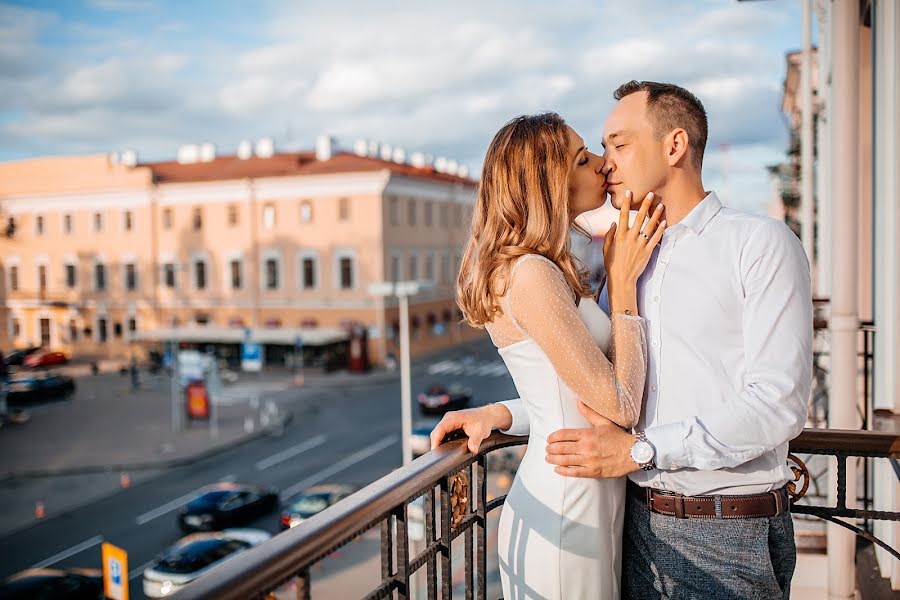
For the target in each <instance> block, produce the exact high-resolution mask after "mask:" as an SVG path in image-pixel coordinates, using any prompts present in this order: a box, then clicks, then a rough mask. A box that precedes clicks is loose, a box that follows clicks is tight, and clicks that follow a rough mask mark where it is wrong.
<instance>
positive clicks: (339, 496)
mask: <svg viewBox="0 0 900 600" xmlns="http://www.w3.org/2000/svg"><path fill="white" fill-rule="evenodd" d="M356 490H357V488H356V487H354V486H352V485H338V484H328V485H316V486H313V487H311V488H309V489H308V490H304V491H303V492H300V493H299V494H297V495H296V496H292V497H291V498H290V499H288V500H287V501H285V503H284V506H283V507H282V509H281V517H280V518H279V519H278V521H279V523H281V528H282V529H290V528H291V527H296V526H297V525H299V524H300V523H302V522H303V521H305V520H306V519H308V518H310V517H311V516H313V515H315V514H317V513H320V512H322V511H323V510H325V509H326V508H328V507H329V506H331V505H332V504H335V503H336V502H339V501H341V500H343V499H344V498H346V497H347V496H349V495H350V494H352V493H353V492H355V491H356Z"/></svg>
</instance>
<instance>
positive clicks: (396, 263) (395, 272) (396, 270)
mask: <svg viewBox="0 0 900 600" xmlns="http://www.w3.org/2000/svg"><path fill="white" fill-rule="evenodd" d="M402 277H403V276H402V275H401V274H400V256H398V255H396V254H395V255H393V256H391V281H394V282H397V281H400V280H401V279H402Z"/></svg>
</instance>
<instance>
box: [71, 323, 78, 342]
mask: <svg viewBox="0 0 900 600" xmlns="http://www.w3.org/2000/svg"><path fill="white" fill-rule="evenodd" d="M69 341H70V342H77V341H78V323H76V322H75V319H69Z"/></svg>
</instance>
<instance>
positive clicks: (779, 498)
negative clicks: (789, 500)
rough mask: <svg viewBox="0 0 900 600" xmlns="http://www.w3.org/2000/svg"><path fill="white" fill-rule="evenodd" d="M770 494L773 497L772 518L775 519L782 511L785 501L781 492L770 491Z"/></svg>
mask: <svg viewBox="0 0 900 600" xmlns="http://www.w3.org/2000/svg"><path fill="white" fill-rule="evenodd" d="M770 493H771V494H772V495H773V496H775V514H774V515H772V516H774V517H777V516H778V515H780V514H781V512H782V511H783V510H784V505H785V499H784V496H783V495H782V493H781V490H772V491H771V492H770Z"/></svg>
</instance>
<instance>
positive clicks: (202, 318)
mask: <svg viewBox="0 0 900 600" xmlns="http://www.w3.org/2000/svg"><path fill="white" fill-rule="evenodd" d="M194 323H196V324H197V325H200V326H201V327H204V326H206V325H209V313H197V314H196V315H194Z"/></svg>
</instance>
